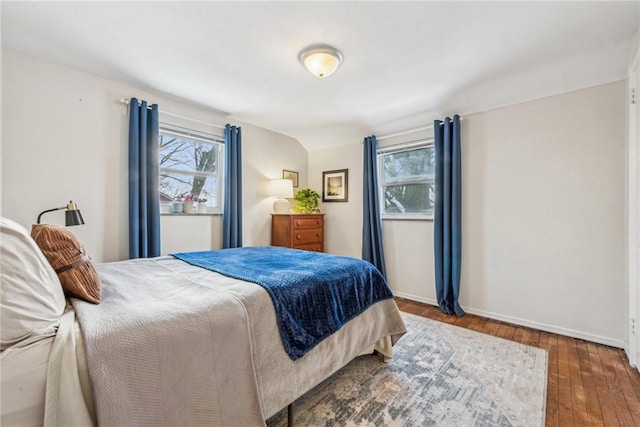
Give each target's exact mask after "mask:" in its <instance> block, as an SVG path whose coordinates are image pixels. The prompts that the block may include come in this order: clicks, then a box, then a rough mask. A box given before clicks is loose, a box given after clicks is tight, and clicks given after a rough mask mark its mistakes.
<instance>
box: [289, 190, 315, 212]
mask: <svg viewBox="0 0 640 427" xmlns="http://www.w3.org/2000/svg"><path fill="white" fill-rule="evenodd" d="M293 198H294V199H295V200H296V201H297V202H298V204H297V205H296V206H295V207H294V208H293V209H295V210H296V211H297V212H300V213H305V214H306V213H320V207H319V206H318V201H319V200H320V195H319V194H318V193H316V192H315V191H313V190H312V189H310V188H302V189H300V190H298V192H297V193H296V195H295V196H294V197H293Z"/></svg>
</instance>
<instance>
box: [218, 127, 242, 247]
mask: <svg viewBox="0 0 640 427" xmlns="http://www.w3.org/2000/svg"><path fill="white" fill-rule="evenodd" d="M224 156H225V158H224V160H225V162H224V210H223V212H222V247H223V248H239V247H242V132H241V129H240V128H239V127H236V126H231V125H229V124H227V125H226V126H225V127H224Z"/></svg>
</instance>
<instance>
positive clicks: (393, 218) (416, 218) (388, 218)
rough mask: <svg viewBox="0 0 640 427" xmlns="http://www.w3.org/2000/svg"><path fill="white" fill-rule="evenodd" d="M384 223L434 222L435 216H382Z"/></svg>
mask: <svg viewBox="0 0 640 427" xmlns="http://www.w3.org/2000/svg"><path fill="white" fill-rule="evenodd" d="M382 220H383V221H431V222H433V215H421V214H398V215H382Z"/></svg>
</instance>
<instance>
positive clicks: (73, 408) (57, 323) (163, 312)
mask: <svg viewBox="0 0 640 427" xmlns="http://www.w3.org/2000/svg"><path fill="white" fill-rule="evenodd" d="M0 225H1V226H2V233H3V234H2V239H1V240H0V244H2V264H3V265H2V271H0V274H2V286H3V295H2V298H3V301H2V303H3V307H2V308H3V310H2V321H3V328H2V329H3V331H2V332H3V339H2V345H3V348H2V350H3V351H2V355H1V362H2V372H3V375H2V390H1V391H2V402H1V403H2V419H1V420H0V421H1V423H2V425H3V426H4V425H42V424H45V425H72V424H73V425H92V424H93V425H95V424H99V425H114V426H115V425H140V424H149V425H229V426H232V425H247V426H253V425H256V426H257V425H265V421H266V420H267V419H268V418H270V417H271V416H273V415H275V414H276V413H277V412H278V411H280V410H281V409H283V408H285V407H287V405H289V404H291V403H293V402H295V400H296V399H297V398H298V397H300V396H301V395H303V394H304V393H305V392H307V391H308V390H310V389H311V388H313V387H314V386H315V385H317V384H319V383H320V382H322V381H323V380H324V379H326V378H328V377H329V376H331V375H332V374H333V373H335V372H336V371H337V370H339V369H340V368H342V367H343V366H345V365H346V364H347V363H348V362H349V361H351V360H352V359H353V358H355V357H357V356H358V355H360V354H363V353H365V352H371V351H372V350H373V349H374V348H375V349H376V350H377V351H378V352H380V353H381V354H382V355H384V356H386V357H391V356H392V345H393V344H394V343H395V342H396V341H397V340H398V339H399V338H400V337H401V336H402V334H404V333H405V331H406V330H405V326H404V323H403V322H402V319H401V317H400V314H399V311H398V308H397V306H396V304H395V302H394V300H393V298H383V299H380V300H376V301H368V302H366V303H365V308H364V309H363V310H362V312H360V313H358V314H357V315H354V316H347V317H345V318H344V319H343V320H344V322H343V324H341V325H339V328H338V329H337V330H336V331H335V332H332V333H330V334H329V335H328V336H326V337H323V338H322V339H320V340H318V342H317V343H313V345H311V346H310V348H309V349H305V351H303V353H298V354H295V351H294V352H292V350H291V348H290V347H291V346H290V345H287V344H285V343H283V339H282V336H281V332H282V327H283V325H282V318H283V316H282V314H281V313H280V312H279V313H276V309H275V308H274V302H273V301H274V300H273V299H272V295H271V292H272V291H270V290H267V289H266V288H264V287H262V286H261V285H257V284H256V283H252V282H251V281H247V280H243V279H242V278H239V277H229V276H227V275H223V274H221V273H220V272H217V271H213V270H212V269H207V268H202V267H199V266H195V265H193V262H192V261H191V260H189V262H186V261H184V260H181V259H178V258H176V257H174V256H164V257H158V258H152V259H143V260H129V261H121V262H115V263H105V264H96V265H95V269H96V270H97V273H98V275H99V279H100V282H101V285H100V286H101V295H100V303H99V304H93V303H90V302H86V301H83V300H81V299H78V298H70V299H67V300H65V298H64V295H63V294H62V290H61V289H62V288H59V289H56V286H61V284H60V282H59V278H58V277H56V274H55V273H53V274H52V272H51V270H52V268H51V266H50V265H49V266H47V265H46V261H47V260H46V259H44V260H43V255H42V253H40V252H39V251H38V247H37V246H36V244H35V243H34V241H33V240H32V239H31V238H30V236H29V235H28V233H27V232H26V230H23V229H21V227H20V226H18V225H17V224H15V223H13V222H11V221H8V220H6V219H2V222H1V223H0ZM287 251H295V250H288V249H287ZM81 252H82V251H81ZM27 258H33V259H29V260H28V261H27ZM34 265H35V267H34ZM47 267H49V268H47ZM20 276H22V277H20ZM234 276H235V275H234ZM285 276H286V275H285ZM16 277H17V278H16ZM15 288H18V292H17V294H18V295H19V297H17V298H14V299H15V300H14V299H12V297H10V296H9V295H8V294H9V293H10V292H9V290H13V289H15ZM363 289H366V287H365V288H363ZM365 294H366V292H363V291H362V289H361V290H359V291H358V299H361V298H363V297H365V296H366V295H365ZM34 295H37V297H36V298H35V299H36V302H35V303H34V301H28V302H27V303H25V302H24V301H20V300H21V299H26V298H28V297H29V296H31V297H32V298H34V297H33V296H34ZM364 299H365V300H366V299H367V298H364ZM302 300H304V298H302ZM307 303H308V302H307ZM21 304H22V306H20V305H21ZM34 305H35V307H34ZM276 305H277V304H276ZM312 305H313V301H312ZM330 306H331V305H330ZM16 307H17V308H16ZM25 307H28V308H29V310H31V311H32V312H34V313H36V314H35V315H33V313H28V314H25ZM331 310H333V311H337V312H342V311H343V307H342V306H341V305H339V304H338V305H334V306H332V307H331ZM5 321H6V322H7V323H5ZM12 322H13V323H12ZM5 325H6V328H5ZM5 329H9V331H10V332H12V333H13V336H5V335H6V334H5ZM323 333H324V334H325V335H326V331H325V332H323ZM294 347H295V346H294ZM292 354H293V356H292ZM7 373H11V374H7Z"/></svg>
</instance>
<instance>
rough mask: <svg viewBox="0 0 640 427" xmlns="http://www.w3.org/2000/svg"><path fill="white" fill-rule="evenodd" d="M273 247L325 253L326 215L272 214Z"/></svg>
mask: <svg viewBox="0 0 640 427" xmlns="http://www.w3.org/2000/svg"><path fill="white" fill-rule="evenodd" d="M271 245H272V246H284V247H287V248H295V249H302V250H305V251H314V252H323V251H324V214H302V215H301V214H276V213H274V214H271Z"/></svg>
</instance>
